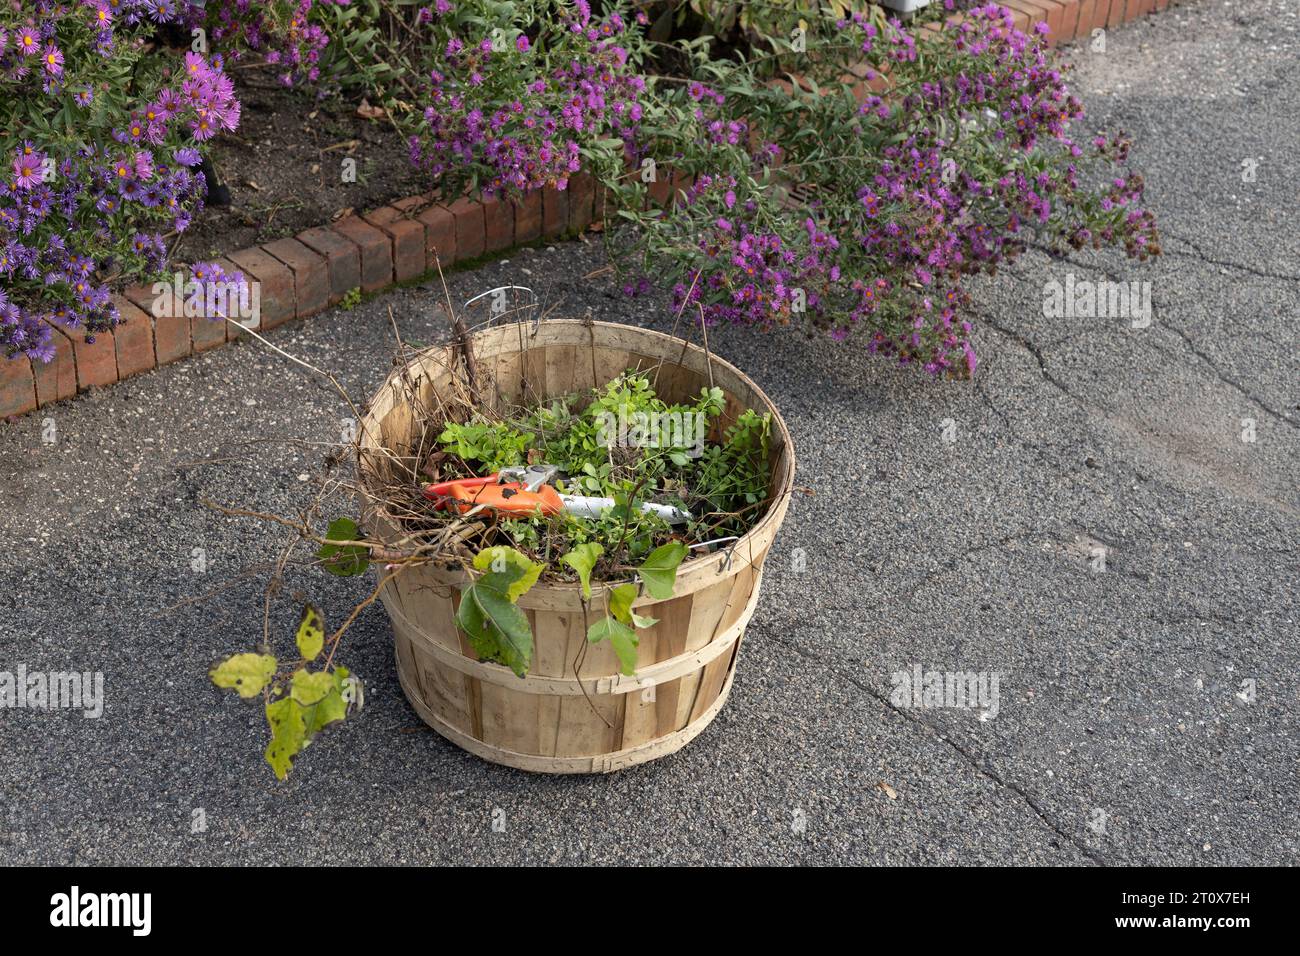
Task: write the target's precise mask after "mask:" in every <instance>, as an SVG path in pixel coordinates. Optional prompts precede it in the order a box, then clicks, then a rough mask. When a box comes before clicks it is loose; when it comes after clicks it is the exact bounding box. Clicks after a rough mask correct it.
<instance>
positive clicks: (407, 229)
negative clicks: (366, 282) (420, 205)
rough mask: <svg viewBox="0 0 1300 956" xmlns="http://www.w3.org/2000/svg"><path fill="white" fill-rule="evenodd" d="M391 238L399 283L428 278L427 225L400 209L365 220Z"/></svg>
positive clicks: (385, 209)
mask: <svg viewBox="0 0 1300 956" xmlns="http://www.w3.org/2000/svg"><path fill="white" fill-rule="evenodd" d="M361 218H363V219H364V220H365V221H366V222H368V223H370V224H371V225H372V226H374V227H375V228H376V229H378V230H379V231H380V232H382V233H383V234H384V235H386V236H387V237H388V240H389V242H390V243H391V244H392V250H393V274H394V276H395V277H396V279H397V281H398V282H405V281H406V280H407V279H414V278H416V277H417V276H421V275H424V270H425V255H426V252H425V248H424V225H423V223H419V222H416V221H415V220H414V219H408V218H406V216H405V215H404V214H403V213H402V211H401V210H400V209H395V208H394V207H392V206H385V207H383V208H382V209H376V210H375V211H374V212H368V213H366V214H365V215H364V216H362V217H361Z"/></svg>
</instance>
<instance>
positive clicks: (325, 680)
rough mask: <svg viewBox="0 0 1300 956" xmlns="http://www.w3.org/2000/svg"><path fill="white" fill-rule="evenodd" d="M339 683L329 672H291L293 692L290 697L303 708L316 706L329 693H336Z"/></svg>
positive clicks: (304, 670)
mask: <svg viewBox="0 0 1300 956" xmlns="http://www.w3.org/2000/svg"><path fill="white" fill-rule="evenodd" d="M338 689H339V682H338V680H337V679H336V678H335V677H334V675H333V674H331V673H330V672H329V671H314V672H313V671H308V670H306V669H303V670H298V671H294V672H293V690H292V691H290V696H292V697H293V699H294V700H296V701H297V702H298V703H300V704H302V705H303V706H304V707H305V706H309V705H311V704H318V703H320V702H321V701H322V700H323V699H324V698H325V695H327V694H328V693H329V692H330V691H337V690H338Z"/></svg>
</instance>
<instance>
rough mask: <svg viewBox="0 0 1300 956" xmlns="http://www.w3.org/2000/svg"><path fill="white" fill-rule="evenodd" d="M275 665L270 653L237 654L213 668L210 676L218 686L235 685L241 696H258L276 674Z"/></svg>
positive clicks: (228, 686)
mask: <svg viewBox="0 0 1300 956" xmlns="http://www.w3.org/2000/svg"><path fill="white" fill-rule="evenodd" d="M275 667H276V660H275V658H274V657H272V656H271V655H270V654H235V655H233V656H232V657H227V658H226V659H225V660H224V661H222V662H221V663H220V664H218V665H217V666H216V667H214V668H212V670H211V671H210V672H209V676H211V678H212V683H214V684H216V685H217V686H218V687H226V688H230V687H233V688H234V689H235V690H237V691H238V692H239V696H240V697H245V698H247V697H256V696H257V695H258V694H260V693H261V692H262V688H264V687H265V686H266V685H267V684H268V683H270V680H271V678H272V677H274V676H275Z"/></svg>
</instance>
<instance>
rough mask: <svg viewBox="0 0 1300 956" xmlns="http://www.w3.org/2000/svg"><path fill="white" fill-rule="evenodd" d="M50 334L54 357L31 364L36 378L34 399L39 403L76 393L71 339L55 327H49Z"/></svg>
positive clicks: (74, 360)
mask: <svg viewBox="0 0 1300 956" xmlns="http://www.w3.org/2000/svg"><path fill="white" fill-rule="evenodd" d="M50 334H51V338H50V344H51V345H53V346H54V358H52V359H50V361H49V362H36V363H35V364H34V365H33V366H32V372H33V373H34V375H35V378H36V401H37V402H38V403H39V404H41V405H48V404H50V403H51V402H57V401H59V400H61V399H64V398H69V397H71V396H73V395H76V394H77V360H76V357H75V356H74V355H73V351H72V339H70V338H69V337H68V336H66V335H64V334H63V333H62V332H60V331H59V330H58V329H57V328H53V329H51V330H50Z"/></svg>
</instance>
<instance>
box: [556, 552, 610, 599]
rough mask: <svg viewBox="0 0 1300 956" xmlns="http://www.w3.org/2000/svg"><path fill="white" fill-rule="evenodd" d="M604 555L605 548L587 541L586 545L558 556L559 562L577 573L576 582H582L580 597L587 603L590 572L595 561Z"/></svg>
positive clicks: (589, 588) (589, 597) (589, 590)
mask: <svg viewBox="0 0 1300 956" xmlns="http://www.w3.org/2000/svg"><path fill="white" fill-rule="evenodd" d="M604 553H605V548H604V546H603V545H600V544H597V543H596V542H594V541H588V542H587V543H586V544H580V545H578V546H577V547H576V548H574V549H573V550H572V551H570V552H568V553H567V554H562V555H560V560H561V561H563V562H564V563H565V564H567V565H568V566H569V567H571V568H573V570H575V571H577V572H578V580H579V581H581V582H582V596H583V597H584V598H585V599H587V600H588V601H590V600H591V571H592V568H594V567H595V566H596V561H597V560H599V558H600V556H601V555H602V554H604Z"/></svg>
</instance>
